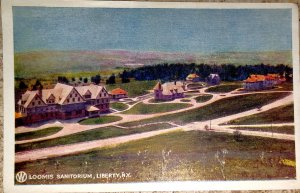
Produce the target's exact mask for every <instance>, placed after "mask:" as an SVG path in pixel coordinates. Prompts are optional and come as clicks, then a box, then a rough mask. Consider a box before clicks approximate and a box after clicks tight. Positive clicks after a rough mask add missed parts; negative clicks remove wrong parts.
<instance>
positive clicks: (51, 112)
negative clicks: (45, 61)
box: [18, 83, 110, 124]
mask: <svg viewBox="0 0 300 193" xmlns="http://www.w3.org/2000/svg"><path fill="white" fill-rule="evenodd" d="M109 100H110V99H109V95H108V92H107V91H106V89H105V87H103V86H98V85H89V86H78V87H73V86H70V85H65V84H61V83H57V84H56V85H55V87H54V88H53V89H42V90H37V91H26V92H25V93H24V94H23V95H22V97H21V99H20V100H19V101H18V110H19V113H18V114H19V115H21V116H20V118H22V121H23V123H25V124H28V123H35V122H39V121H44V120H51V119H71V118H77V117H84V116H97V115H99V114H100V113H102V112H108V111H109Z"/></svg>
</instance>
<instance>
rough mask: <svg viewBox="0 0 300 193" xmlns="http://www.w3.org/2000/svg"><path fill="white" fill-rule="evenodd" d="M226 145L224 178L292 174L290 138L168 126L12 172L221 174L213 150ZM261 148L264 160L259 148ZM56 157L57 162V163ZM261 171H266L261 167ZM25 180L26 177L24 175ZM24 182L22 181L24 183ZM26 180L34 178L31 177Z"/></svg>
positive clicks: (163, 176)
mask: <svg viewBox="0 0 300 193" xmlns="http://www.w3.org/2000/svg"><path fill="white" fill-rule="evenodd" d="M223 148H226V150H227V151H228V154H227V155H226V157H225V161H226V164H225V165H224V172H225V173H226V180H271V179H286V178H289V179H295V177H296V170H295V168H294V167H290V166H286V165H284V164H282V163H280V160H281V158H284V159H288V160H292V161H294V160H295V143H294V141H285V140H278V139H270V138H261V137H253V136H244V140H243V141H241V142H237V141H235V140H234V139H233V136H232V134H225V133H214V132H202V131H189V132H172V133H167V134H164V135H159V136H154V137H151V138H147V139H142V140H137V141H132V142H128V143H124V144H120V145H118V146H116V147H107V148H101V149H95V150H93V151H90V152H86V153H80V154H76V155H68V156H63V157H57V158H49V159H45V160H40V161H32V162H25V163H17V164H16V172H18V171H25V172H27V173H34V172H36V171H42V170H43V169H44V168H46V170H47V171H51V172H52V173H53V174H54V175H55V174H62V173H75V174H77V173H79V174H81V173H99V172H100V171H101V172H111V171H115V172H119V171H123V172H130V173H131V176H132V177H131V178H125V179H108V180H107V179H80V180H78V179H63V180H57V179H54V180H51V181H49V180H44V181H43V180H41V181H36V183H42V184H47V183H58V184H67V183H99V182H102V183H107V182H141V181H142V182H144V181H150V182H151V181H169V180H171V181H177V180H181V181H182V180H184V181H204V180H205V181H215V180H224V178H223V176H222V174H221V172H220V168H219V167H220V164H219V163H218V160H216V158H215V154H216V152H219V151H221V150H222V149H223ZM261 152H267V153H265V154H264V157H263V162H262V161H261V157H260V153H261ZM56 163H60V166H59V167H57V164H56ZM262 171H264V172H262ZM27 182H28V181H27ZM27 182H25V183H27ZM30 183H35V182H34V181H30Z"/></svg>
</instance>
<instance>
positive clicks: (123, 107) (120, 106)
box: [110, 102, 129, 111]
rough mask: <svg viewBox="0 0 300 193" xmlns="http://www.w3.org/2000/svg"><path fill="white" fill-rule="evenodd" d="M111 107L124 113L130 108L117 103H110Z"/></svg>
mask: <svg viewBox="0 0 300 193" xmlns="http://www.w3.org/2000/svg"><path fill="white" fill-rule="evenodd" d="M110 107H111V108H113V109H116V110H118V111H124V110H126V109H127V108H128V107H129V106H128V105H126V104H124V103H118V102H115V103H110Z"/></svg>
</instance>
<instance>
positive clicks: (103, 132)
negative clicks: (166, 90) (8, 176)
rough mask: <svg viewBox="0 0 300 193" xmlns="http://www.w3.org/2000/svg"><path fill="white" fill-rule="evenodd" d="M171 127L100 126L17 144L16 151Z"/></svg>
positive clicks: (166, 124)
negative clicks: (66, 134) (62, 135)
mask: <svg viewBox="0 0 300 193" xmlns="http://www.w3.org/2000/svg"><path fill="white" fill-rule="evenodd" d="M170 127H172V125H170V124H168V123H159V124H152V125H145V126H138V127H132V128H126V129H125V128H119V127H114V126H110V127H100V128H96V129H92V130H88V131H83V132H80V133H75V134H71V135H68V136H64V137H58V138H55V139H48V140H44V141H39V142H32V143H25V144H17V145H16V146H15V147H16V151H17V152H19V151H26V150H32V149H39V148H45V147H53V146H58V145H67V144H73V143H79V142H84V141H92V140H98V139H106V138H111V137H118V136H123V135H129V134H134V133H142V132H146V131H153V130H159V129H167V128H170Z"/></svg>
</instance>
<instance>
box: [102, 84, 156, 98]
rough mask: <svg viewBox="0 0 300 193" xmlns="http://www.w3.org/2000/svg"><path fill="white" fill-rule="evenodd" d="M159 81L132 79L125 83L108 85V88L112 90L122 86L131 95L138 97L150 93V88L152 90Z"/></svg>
mask: <svg viewBox="0 0 300 193" xmlns="http://www.w3.org/2000/svg"><path fill="white" fill-rule="evenodd" d="M156 83H157V81H155V80H152V81H131V82H129V83H124V84H121V83H119V84H113V85H106V88H107V90H112V89H115V88H121V89H123V90H126V91H127V92H128V96H129V97H137V96H140V95H144V94H147V93H148V90H152V89H153V87H154V86H155V84H156Z"/></svg>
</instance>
